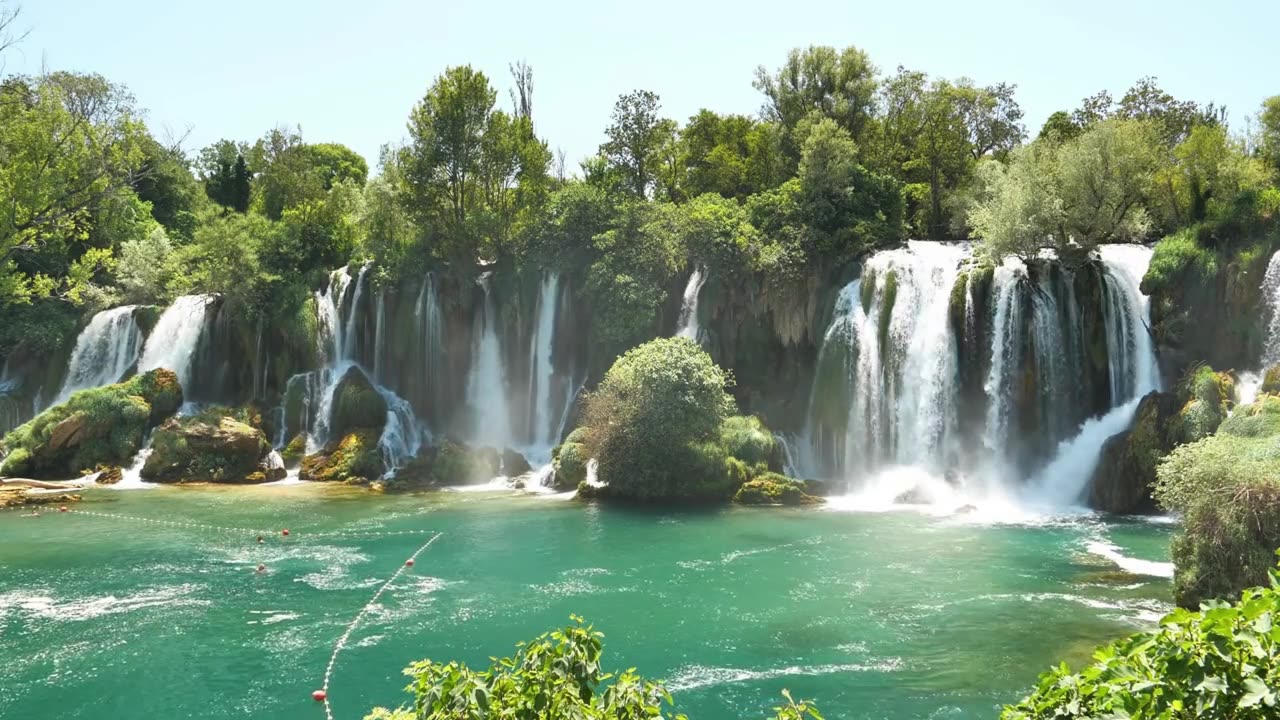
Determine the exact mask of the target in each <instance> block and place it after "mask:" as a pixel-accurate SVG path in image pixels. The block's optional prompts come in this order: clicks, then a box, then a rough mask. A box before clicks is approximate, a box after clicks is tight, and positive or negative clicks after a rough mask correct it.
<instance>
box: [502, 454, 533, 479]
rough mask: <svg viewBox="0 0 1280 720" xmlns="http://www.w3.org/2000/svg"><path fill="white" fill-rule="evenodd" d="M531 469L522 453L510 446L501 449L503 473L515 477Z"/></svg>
mask: <svg viewBox="0 0 1280 720" xmlns="http://www.w3.org/2000/svg"><path fill="white" fill-rule="evenodd" d="M532 469H533V466H532V465H530V464H529V461H528V460H527V459H525V456H524V455H521V454H520V453H518V452H516V451H515V450H512V449H511V448H505V449H504V450H503V451H502V474H503V475H506V476H507V477H516V476H517V475H523V474H525V473H527V472H529V471H530V470H532Z"/></svg>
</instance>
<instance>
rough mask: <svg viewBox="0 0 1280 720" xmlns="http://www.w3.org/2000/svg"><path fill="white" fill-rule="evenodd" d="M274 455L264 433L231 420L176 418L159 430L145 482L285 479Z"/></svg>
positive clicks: (145, 469)
mask: <svg viewBox="0 0 1280 720" xmlns="http://www.w3.org/2000/svg"><path fill="white" fill-rule="evenodd" d="M270 456H271V444H270V443H268V442H267V438H266V435H264V434H263V433H262V431H261V430H258V429H256V428H254V427H251V426H249V425H246V424H245V423H242V422H240V421H238V420H235V419H233V418H230V417H225V416H219V415H217V414H216V413H215V414H209V413H202V414H200V415H196V416H193V417H185V418H173V419H171V420H169V421H167V422H166V423H165V424H164V425H162V426H161V427H160V428H159V429H158V430H156V432H155V436H154V439H153V443H152V452H151V455H149V456H148V457H147V461H146V463H145V464H144V465H143V466H142V477H143V479H145V480H148V481H150V482H223V483H257V482H267V481H271V480H280V479H281V478H283V477H284V475H285V470H284V467H283V466H281V465H278V464H276V463H273V462H271V459H270Z"/></svg>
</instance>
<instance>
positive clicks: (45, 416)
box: [0, 370, 182, 478]
mask: <svg viewBox="0 0 1280 720" xmlns="http://www.w3.org/2000/svg"><path fill="white" fill-rule="evenodd" d="M181 405H182V387H181V386H180V385H179V384H178V376H177V375H176V374H174V373H173V372H171V371H169V370H151V371H149V372H146V373H143V374H142V375H137V376H135V377H133V378H130V379H129V380H126V381H125V382H122V383H117V384H115V385H106V386H103V387H99V388H92V389H89V390H81V391H80V392H78V393H75V394H74V395H72V396H71V398H70V399H68V400H67V401H66V402H65V403H62V404H61V405H55V406H54V407H52V408H49V409H48V410H45V411H44V412H42V413H40V414H39V415H37V416H36V417H35V418H33V419H32V420H31V421H30V422H27V423H26V424H24V425H20V426H19V427H17V428H15V429H14V430H13V431H12V432H10V433H9V434H8V435H6V436H5V437H4V440H3V442H0V452H2V453H4V456H3V462H0V475H10V476H14V475H22V476H26V477H31V478H66V477H71V476H73V475H76V474H77V473H79V472H81V471H82V470H83V469H85V468H93V467H97V466H99V465H125V464H128V462H129V460H130V459H132V458H133V456H134V455H135V454H137V452H138V449H139V448H141V447H142V441H143V438H144V437H145V436H146V432H147V430H149V429H151V428H152V427H155V425H157V424H158V423H159V422H160V421H161V420H163V419H164V418H166V417H168V416H170V415H172V414H173V413H174V412H176V411H177V410H178V408H179V407H181Z"/></svg>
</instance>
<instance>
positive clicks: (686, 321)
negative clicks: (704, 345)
mask: <svg viewBox="0 0 1280 720" xmlns="http://www.w3.org/2000/svg"><path fill="white" fill-rule="evenodd" d="M706 282H707V273H706V271H705V270H704V269H703V268H701V267H699V268H694V271H693V274H692V275H690V276H689V283H688V284H687V285H685V288H684V298H683V300H682V301H681V303H680V317H679V319H678V320H677V322H676V337H683V338H689V339H690V340H693V341H694V342H698V341H699V337H698V333H699V331H700V329H701V328H700V327H699V326H698V298H699V296H701V295H702V286H703V285H704V284H705V283H706Z"/></svg>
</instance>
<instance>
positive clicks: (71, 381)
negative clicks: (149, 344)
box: [55, 305, 142, 403]
mask: <svg viewBox="0 0 1280 720" xmlns="http://www.w3.org/2000/svg"><path fill="white" fill-rule="evenodd" d="M134 309H135V306H133V305H126V306H124V307H118V308H114V309H111V310H104V311H102V312H100V313H98V314H96V315H94V316H93V319H91V320H90V321H89V324H88V325H87V326H85V328H84V330H82V331H80V335H79V336H78V337H77V338H76V346H75V349H74V350H72V351H71V361H70V363H69V364H68V366H67V377H66V379H65V380H64V381H63V383H62V389H61V390H59V391H58V397H57V399H56V400H55V403H60V402H64V401H66V400H67V398H69V397H71V395H72V393H75V392H78V391H80V390H86V389H88V388H95V387H100V386H102V385H110V384H112V383H116V382H119V381H120V380H121V379H122V378H123V377H124V376H125V374H126V373H128V372H129V370H130V369H131V368H132V367H133V366H134V365H135V364H136V363H137V362H138V356H139V354H140V353H141V351H142V330H141V329H140V328H139V327H138V323H137V322H136V321H135V320H134V317H133V311H134Z"/></svg>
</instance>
